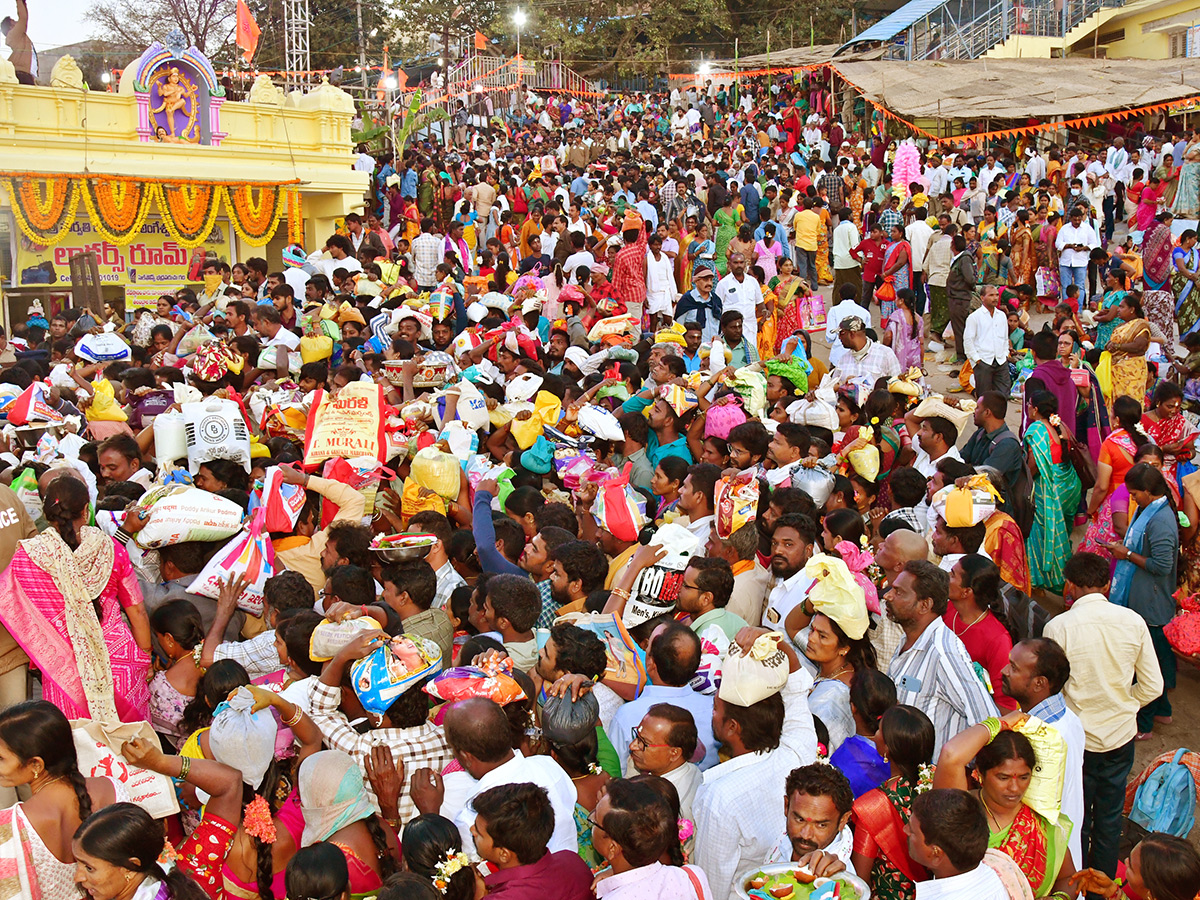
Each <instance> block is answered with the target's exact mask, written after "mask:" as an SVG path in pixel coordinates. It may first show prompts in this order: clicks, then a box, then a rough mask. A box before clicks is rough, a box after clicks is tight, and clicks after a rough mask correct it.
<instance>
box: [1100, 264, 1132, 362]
mask: <svg viewBox="0 0 1200 900" xmlns="http://www.w3.org/2000/svg"><path fill="white" fill-rule="evenodd" d="M1127 293H1129V292H1128V291H1127V290H1126V289H1125V273H1124V272H1123V271H1122V270H1120V269H1109V270H1108V272H1107V273H1106V274H1105V276H1104V299H1103V300H1101V301H1100V308H1099V309H1098V310H1096V343H1095V347H1096V349H1097V350H1103V349H1104V348H1105V347H1107V346H1108V341H1109V339H1110V338H1111V337H1112V333H1113V331H1114V330H1115V329H1116V327H1117V325H1119V324H1120V321H1119V320H1118V319H1117V307H1118V306H1120V305H1121V301H1122V300H1124V299H1125V295H1126V294H1127Z"/></svg>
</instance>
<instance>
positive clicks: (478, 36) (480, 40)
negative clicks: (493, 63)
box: [475, 31, 487, 50]
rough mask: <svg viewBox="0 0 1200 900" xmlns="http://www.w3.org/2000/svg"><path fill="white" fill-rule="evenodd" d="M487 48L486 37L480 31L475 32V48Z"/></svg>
mask: <svg viewBox="0 0 1200 900" xmlns="http://www.w3.org/2000/svg"><path fill="white" fill-rule="evenodd" d="M486 48H487V38H486V37H485V36H484V34H483V32H482V31H476V32H475V49H476V50H484V49H486Z"/></svg>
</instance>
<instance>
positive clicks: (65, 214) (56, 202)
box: [5, 175, 79, 246]
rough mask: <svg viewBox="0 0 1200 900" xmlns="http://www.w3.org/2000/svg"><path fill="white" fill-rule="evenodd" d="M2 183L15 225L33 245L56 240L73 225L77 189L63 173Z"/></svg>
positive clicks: (9, 179)
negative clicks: (9, 202)
mask: <svg viewBox="0 0 1200 900" xmlns="http://www.w3.org/2000/svg"><path fill="white" fill-rule="evenodd" d="M5 186H6V187H7V188H8V197H9V200H10V201H11V202H12V208H13V217H14V218H15V219H16V220H17V226H18V227H19V228H20V229H21V232H22V233H23V234H24V235H25V236H26V237H27V238H29V240H31V241H32V242H34V243H35V244H41V245H43V246H48V245H50V244H56V243H58V242H59V241H60V240H62V238H63V236H64V235H65V234H66V233H67V231H68V230H69V229H70V227H71V225H73V224H74V222H75V210H76V208H77V207H78V206H79V189H78V186H77V185H76V183H75V182H74V181H72V180H71V179H70V178H68V177H67V176H66V175H50V176H46V177H24V178H8V179H5Z"/></svg>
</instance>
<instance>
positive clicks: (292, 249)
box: [283, 244, 308, 269]
mask: <svg viewBox="0 0 1200 900" xmlns="http://www.w3.org/2000/svg"><path fill="white" fill-rule="evenodd" d="M306 262H308V254H307V253H305V252H304V248H303V247H301V246H300V245H299V244H288V245H287V246H286V247H284V248H283V267H284V268H285V269H298V268H300V267H301V266H303V265H304V264H305V263H306Z"/></svg>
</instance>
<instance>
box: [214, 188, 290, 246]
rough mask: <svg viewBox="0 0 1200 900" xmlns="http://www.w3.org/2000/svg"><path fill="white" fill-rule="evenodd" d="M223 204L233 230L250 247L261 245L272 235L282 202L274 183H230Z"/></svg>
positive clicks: (276, 224)
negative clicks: (263, 184) (266, 184)
mask: <svg viewBox="0 0 1200 900" xmlns="http://www.w3.org/2000/svg"><path fill="white" fill-rule="evenodd" d="M256 193H257V195H258V197H257V202H255V194H256ZM225 205H226V207H227V208H228V209H229V221H230V223H231V224H232V225H233V230H234V231H236V232H237V234H238V237H240V238H241V239H242V240H243V241H245V242H246V243H247V244H250V245H251V246H252V247H262V246H263V245H265V244H266V243H268V242H269V241H270V240H271V238H272V237H274V236H275V232H276V230H277V229H278V228H279V219H280V218H281V217H282V216H283V210H284V206H285V204H284V202H283V192H282V191H281V190H280V189H279V188H278V187H274V188H271V187H257V188H256V187H254V186H252V185H238V186H236V187H235V186H232V185H231V186H230V187H229V188H228V189H227V190H226V192H225Z"/></svg>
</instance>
